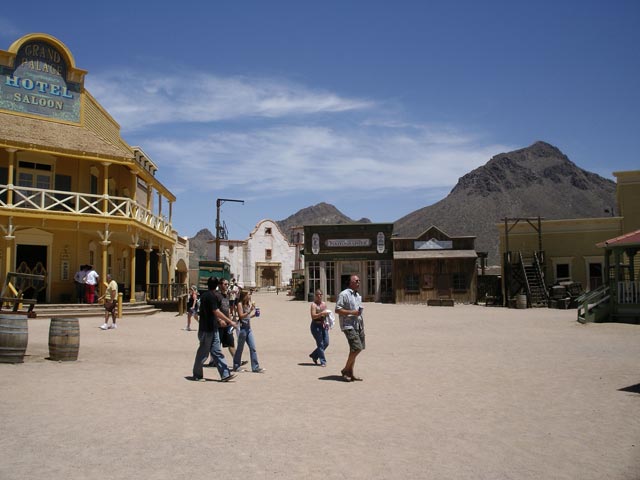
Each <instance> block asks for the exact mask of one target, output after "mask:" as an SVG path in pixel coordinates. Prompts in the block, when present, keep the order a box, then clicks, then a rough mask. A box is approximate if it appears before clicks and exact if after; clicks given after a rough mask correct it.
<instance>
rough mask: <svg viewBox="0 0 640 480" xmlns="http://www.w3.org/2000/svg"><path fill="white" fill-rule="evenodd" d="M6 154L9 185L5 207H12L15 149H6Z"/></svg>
mask: <svg viewBox="0 0 640 480" xmlns="http://www.w3.org/2000/svg"><path fill="white" fill-rule="evenodd" d="M6 150H7V152H9V171H8V173H7V184H8V185H11V186H10V187H9V190H8V191H7V205H9V206H11V205H13V176H14V173H13V172H14V169H15V163H16V152H17V151H18V149H17V148H7V149H6Z"/></svg>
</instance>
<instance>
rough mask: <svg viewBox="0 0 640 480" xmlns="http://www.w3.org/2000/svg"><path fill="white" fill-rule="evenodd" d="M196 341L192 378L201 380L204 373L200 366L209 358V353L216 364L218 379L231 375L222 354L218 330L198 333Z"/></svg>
mask: <svg viewBox="0 0 640 480" xmlns="http://www.w3.org/2000/svg"><path fill="white" fill-rule="evenodd" d="M198 339H199V340H200V345H199V346H198V351H197V352H196V359H195V361H194V362H193V376H194V377H196V378H202V377H203V376H204V372H203V371H202V364H203V363H205V362H206V361H207V358H209V352H211V356H212V357H213V361H214V362H215V364H216V368H217V369H218V373H219V374H220V378H226V377H228V376H229V374H230V373H231V372H230V371H229V366H228V365H227V361H226V360H225V359H224V355H223V354H222V345H220V336H219V334H218V329H217V328H216V329H214V331H213V332H198Z"/></svg>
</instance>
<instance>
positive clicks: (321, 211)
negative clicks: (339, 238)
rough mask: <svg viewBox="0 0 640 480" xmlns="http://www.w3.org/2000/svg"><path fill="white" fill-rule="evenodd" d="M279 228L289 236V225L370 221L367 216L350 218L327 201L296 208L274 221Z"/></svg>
mask: <svg viewBox="0 0 640 480" xmlns="http://www.w3.org/2000/svg"><path fill="white" fill-rule="evenodd" d="M276 223H277V224H278V227H280V230H282V232H283V233H284V234H285V235H286V236H287V238H290V230H291V227H297V226H300V225H339V224H343V223H371V220H369V219H368V218H361V219H360V220H352V219H350V218H349V217H347V216H346V215H344V214H343V213H342V212H341V211H340V210H338V209H337V208H336V207H334V206H333V205H331V204H329V203H324V202H322V203H318V204H317V205H313V206H311V207H307V208H303V209H302V210H298V211H297V212H296V213H294V214H293V215H291V216H289V217H287V218H285V219H284V220H279V221H277V222H276Z"/></svg>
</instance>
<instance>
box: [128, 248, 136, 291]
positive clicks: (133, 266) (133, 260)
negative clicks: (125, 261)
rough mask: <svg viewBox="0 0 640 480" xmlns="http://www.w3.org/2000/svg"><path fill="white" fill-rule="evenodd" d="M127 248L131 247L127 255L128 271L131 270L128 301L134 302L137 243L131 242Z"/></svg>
mask: <svg viewBox="0 0 640 480" xmlns="http://www.w3.org/2000/svg"><path fill="white" fill-rule="evenodd" d="M129 248H131V255H129V272H131V276H130V279H129V281H130V285H131V287H130V288H129V290H130V291H129V303H136V248H138V244H137V243H132V244H131V245H129Z"/></svg>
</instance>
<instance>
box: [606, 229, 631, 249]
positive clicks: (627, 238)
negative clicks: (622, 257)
mask: <svg viewBox="0 0 640 480" xmlns="http://www.w3.org/2000/svg"><path fill="white" fill-rule="evenodd" d="M638 246H640V230H636V231H635V232H628V233H625V234H624V235H620V236H619V237H615V238H611V239H609V240H605V241H604V242H600V243H597V244H596V247H599V248H608V247H638Z"/></svg>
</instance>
